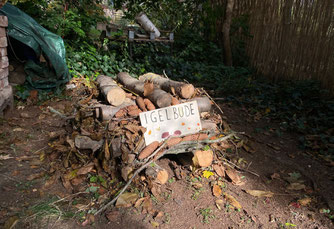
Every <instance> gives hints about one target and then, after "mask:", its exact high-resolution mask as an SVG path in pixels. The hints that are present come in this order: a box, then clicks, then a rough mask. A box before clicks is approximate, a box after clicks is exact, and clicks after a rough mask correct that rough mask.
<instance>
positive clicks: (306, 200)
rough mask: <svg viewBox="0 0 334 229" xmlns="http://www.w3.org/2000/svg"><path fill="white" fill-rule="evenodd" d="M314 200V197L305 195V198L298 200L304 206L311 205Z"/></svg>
mask: <svg viewBox="0 0 334 229" xmlns="http://www.w3.org/2000/svg"><path fill="white" fill-rule="evenodd" d="M311 202H312V199H311V198H310V197H305V198H303V199H300V200H298V203H299V204H300V205H302V206H306V205H309V204H310V203H311Z"/></svg>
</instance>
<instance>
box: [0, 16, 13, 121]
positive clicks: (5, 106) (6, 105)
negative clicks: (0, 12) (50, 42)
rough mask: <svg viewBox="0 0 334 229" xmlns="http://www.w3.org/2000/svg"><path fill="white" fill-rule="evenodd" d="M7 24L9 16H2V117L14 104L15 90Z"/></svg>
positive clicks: (0, 66) (0, 44) (0, 22)
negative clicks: (9, 76)
mask: <svg viewBox="0 0 334 229" xmlns="http://www.w3.org/2000/svg"><path fill="white" fill-rule="evenodd" d="M7 26H8V19H7V17H6V16H0V117H2V116H3V115H4V113H5V111H7V110H9V109H10V108H12V106H13V90H12V86H10V85H9V83H8V66H9V63H8V57H7V36H6V27H7Z"/></svg>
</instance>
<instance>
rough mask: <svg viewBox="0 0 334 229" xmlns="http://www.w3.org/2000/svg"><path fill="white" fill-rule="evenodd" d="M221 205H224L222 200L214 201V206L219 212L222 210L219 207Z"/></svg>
mask: <svg viewBox="0 0 334 229" xmlns="http://www.w3.org/2000/svg"><path fill="white" fill-rule="evenodd" d="M223 204H224V201H223V200H216V206H217V208H218V209H219V210H221V209H222V208H221V207H222V206H223Z"/></svg>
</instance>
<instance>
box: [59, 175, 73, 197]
mask: <svg viewBox="0 0 334 229" xmlns="http://www.w3.org/2000/svg"><path fill="white" fill-rule="evenodd" d="M61 180H62V183H63V186H64V188H65V189H66V191H68V192H69V193H72V191H73V187H72V185H71V182H70V180H69V179H66V178H64V177H62V179H61Z"/></svg>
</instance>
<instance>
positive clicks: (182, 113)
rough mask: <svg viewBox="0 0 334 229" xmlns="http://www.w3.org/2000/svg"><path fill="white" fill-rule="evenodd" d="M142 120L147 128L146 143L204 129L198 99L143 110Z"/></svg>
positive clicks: (142, 123)
mask: <svg viewBox="0 0 334 229" xmlns="http://www.w3.org/2000/svg"><path fill="white" fill-rule="evenodd" d="M139 117H140V122H141V125H142V126H143V127H145V128H146V132H145V133H144V138H145V143H146V145H148V144H150V143H152V142H154V141H159V142H161V141H162V140H164V139H166V138H168V137H169V136H178V135H186V134H192V133H197V132H199V131H200V130H202V126H201V120H200V116H199V111H198V107H197V101H191V102H187V103H181V104H178V105H175V106H170V107H165V108H160V109H156V110H152V111H147V112H142V113H140V115H139Z"/></svg>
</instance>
